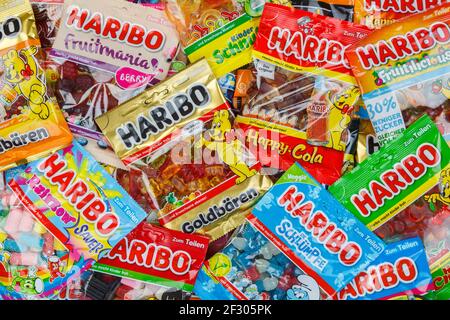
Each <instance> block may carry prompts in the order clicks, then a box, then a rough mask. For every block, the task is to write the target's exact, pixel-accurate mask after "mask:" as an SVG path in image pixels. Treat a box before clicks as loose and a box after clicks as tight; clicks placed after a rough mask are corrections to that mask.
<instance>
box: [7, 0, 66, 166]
mask: <svg viewBox="0 0 450 320" xmlns="http://www.w3.org/2000/svg"><path fill="white" fill-rule="evenodd" d="M0 20H1V24H0V25H1V28H0V171H3V170H6V169H9V168H12V167H14V166H16V165H18V164H21V163H24V162H27V161H32V160H35V159H37V158H40V157H44V156H46V155H47V154H49V153H51V152H54V151H56V150H58V149H60V148H62V147H66V146H68V145H69V144H70V143H71V141H72V135H71V134H70V131H69V129H68V127H67V124H66V122H65V121H64V117H63V115H62V113H61V111H60V109H59V107H58V104H57V103H56V99H55V98H54V97H53V96H52V93H51V92H49V90H48V89H49V88H48V86H47V83H46V79H45V75H44V72H43V70H42V67H41V65H40V63H41V62H40V58H39V57H40V54H41V46H40V42H39V37H38V34H37V29H36V24H35V20H34V15H33V10H32V8H31V5H30V3H29V2H28V0H21V1H14V2H12V1H6V2H2V3H1V4H0Z"/></svg>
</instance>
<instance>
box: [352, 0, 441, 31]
mask: <svg viewBox="0 0 450 320" xmlns="http://www.w3.org/2000/svg"><path fill="white" fill-rule="evenodd" d="M447 2H449V1H448V0H355V20H354V22H355V23H359V24H362V25H365V26H367V27H369V28H374V29H380V28H382V27H383V26H386V25H389V24H392V23H394V22H396V21H397V20H399V19H401V18H404V17H407V16H410V15H412V14H416V13H421V12H425V11H427V10H430V9H432V8H435V7H437V6H440V5H442V4H444V3H447Z"/></svg>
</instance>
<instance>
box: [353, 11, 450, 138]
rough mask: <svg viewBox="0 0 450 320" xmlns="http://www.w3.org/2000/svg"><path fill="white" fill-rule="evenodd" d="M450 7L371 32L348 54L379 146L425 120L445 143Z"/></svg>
mask: <svg viewBox="0 0 450 320" xmlns="http://www.w3.org/2000/svg"><path fill="white" fill-rule="evenodd" d="M449 53H450V4H445V5H442V6H440V7H436V8H434V9H432V10H430V11H427V12H424V13H421V14H417V15H413V16H410V17H407V18H405V19H402V20H401V21H398V22H396V23H394V24H391V25H389V26H387V27H385V28H383V29H381V30H376V31H374V32H373V33H371V34H370V35H369V36H368V37H366V38H365V39H362V40H361V41H359V42H358V43H356V44H354V45H353V46H352V47H350V48H349V49H348V50H347V57H348V59H349V61H350V64H351V66H352V70H353V73H354V75H355V77H356V79H357V80H358V83H359V86H360V90H361V92H362V97H363V100H364V103H365V106H366V108H367V111H368V113H369V117H370V120H371V121H372V124H373V127H374V129H375V132H376V134H377V137H378V140H379V143H380V145H381V146H383V145H384V144H386V143H387V142H388V141H391V140H393V139H395V138H396V137H398V136H400V135H401V134H402V132H403V131H404V130H405V128H407V127H408V126H410V125H411V124H412V123H413V122H414V121H415V120H416V119H418V118H419V117H421V116H422V115H423V114H424V113H426V114H428V115H429V116H430V117H431V118H432V119H433V121H434V122H435V123H436V124H437V125H438V127H439V130H440V131H441V133H442V134H443V135H444V138H445V139H446V140H447V141H450V100H449V96H450V81H449V80H450V55H449Z"/></svg>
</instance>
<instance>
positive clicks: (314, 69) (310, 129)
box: [236, 4, 369, 185]
mask: <svg viewBox="0 0 450 320" xmlns="http://www.w3.org/2000/svg"><path fill="white" fill-rule="evenodd" d="M368 32H369V30H368V29H367V28H365V27H360V26H357V25H354V24H352V23H350V22H347V21H342V20H338V19H334V18H330V17H325V16H321V15H317V14H314V13H310V12H306V11H302V10H294V9H291V8H288V7H285V6H280V5H275V4H266V6H265V9H264V11H263V15H262V17H261V23H260V26H259V31H258V35H257V37H256V42H255V46H254V50H253V57H254V58H255V68H256V74H255V73H253V84H252V86H251V88H250V89H247V96H248V97H247V99H246V100H244V101H242V102H243V103H245V105H244V106H243V107H242V115H243V116H238V117H237V119H236V123H237V127H238V128H240V129H242V130H243V131H244V134H245V137H246V142H247V144H248V147H249V149H250V150H252V151H253V153H254V154H255V155H256V156H257V159H258V160H259V161H260V162H261V164H262V165H264V166H270V167H275V168H280V169H283V170H287V169H288V168H289V167H290V166H291V165H292V164H293V163H294V162H296V161H297V162H299V163H300V164H301V165H302V166H304V167H305V168H306V169H307V170H309V172H311V174H313V175H314V177H315V178H316V179H317V180H318V181H319V182H320V183H323V184H328V185H330V184H332V183H333V182H334V181H336V180H337V179H339V177H340V176H341V170H342V166H343V162H344V153H345V152H344V151H345V149H346V146H347V144H348V141H349V136H350V134H349V131H348V127H349V125H350V123H351V120H352V116H353V113H354V112H355V110H356V109H357V108H358V106H359V105H360V102H359V99H360V93H359V89H358V87H357V86H356V81H355V79H354V77H353V75H352V74H351V70H350V67H349V65H348V62H347V60H346V59H345V57H344V53H345V51H346V48H347V47H348V46H349V45H350V44H352V43H354V42H356V41H358V40H359V39H361V38H364V37H365V36H366V35H367V34H368ZM247 77H249V78H250V77H251V73H249V72H247Z"/></svg>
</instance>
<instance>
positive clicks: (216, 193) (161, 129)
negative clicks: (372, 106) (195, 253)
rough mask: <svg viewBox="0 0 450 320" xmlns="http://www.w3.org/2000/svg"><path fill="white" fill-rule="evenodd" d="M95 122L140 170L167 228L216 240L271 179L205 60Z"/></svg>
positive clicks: (242, 215) (238, 219) (121, 154)
mask: <svg viewBox="0 0 450 320" xmlns="http://www.w3.org/2000/svg"><path fill="white" fill-rule="evenodd" d="M96 121H97V123H98V125H99V127H100V128H101V129H102V131H103V132H104V134H105V136H106V137H107V138H108V139H109V141H110V142H111V144H112V146H113V148H114V150H115V151H116V153H117V154H118V155H119V157H120V158H121V159H122V160H123V161H124V163H125V164H126V165H128V166H130V167H132V168H137V169H139V170H141V171H142V175H143V177H144V180H145V181H146V187H147V188H148V190H149V192H150V194H151V196H152V197H153V198H154V199H155V203H156V204H157V206H158V208H157V209H158V217H159V222H160V223H161V224H162V225H164V226H165V227H167V228H170V229H174V230H181V231H183V232H186V233H194V232H198V233H202V234H207V235H209V236H210V237H211V238H212V240H215V239H218V238H220V237H221V236H223V235H225V234H226V233H227V232H229V231H231V230H233V229H234V228H236V227H237V226H239V225H240V224H241V223H242V222H243V221H244V218H245V215H246V214H247V213H248V211H249V209H250V208H251V206H252V205H253V204H254V203H255V202H256V201H257V200H258V199H259V198H260V197H261V196H262V194H263V193H264V192H265V191H266V190H267V189H268V188H270V186H271V185H272V182H271V181H270V179H269V178H268V177H266V176H262V175H260V174H259V173H258V171H257V169H258V167H259V164H258V163H256V162H255V161H254V160H253V159H251V158H250V157H249V155H248V152H247V151H246V149H245V147H244V146H243V143H241V141H240V140H239V139H238V137H237V136H236V135H235V133H234V131H233V129H232V124H233V121H234V116H233V114H232V112H231V109H230V106H229V105H228V103H227V102H226V100H225V98H224V96H223V94H222V92H221V90H220V87H219V85H218V83H217V80H216V78H215V77H214V74H213V73H212V70H211V68H210V67H209V65H208V63H207V62H206V60H201V61H200V62H197V63H195V64H194V65H192V66H190V67H189V68H187V69H185V70H184V71H182V72H180V73H179V74H177V75H175V76H173V77H172V78H170V79H168V80H166V81H165V82H163V83H161V84H160V85H158V86H156V87H154V88H152V89H149V90H148V91H146V92H144V93H143V94H141V95H139V96H138V97H136V98H134V99H132V100H130V101H129V102H127V103H124V104H123V105H121V106H120V107H119V108H116V109H114V110H111V111H110V112H108V113H106V114H105V115H103V116H101V117H99V118H97V119H96Z"/></svg>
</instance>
